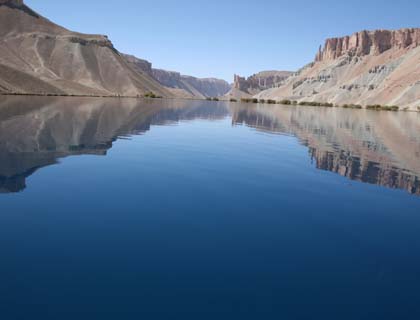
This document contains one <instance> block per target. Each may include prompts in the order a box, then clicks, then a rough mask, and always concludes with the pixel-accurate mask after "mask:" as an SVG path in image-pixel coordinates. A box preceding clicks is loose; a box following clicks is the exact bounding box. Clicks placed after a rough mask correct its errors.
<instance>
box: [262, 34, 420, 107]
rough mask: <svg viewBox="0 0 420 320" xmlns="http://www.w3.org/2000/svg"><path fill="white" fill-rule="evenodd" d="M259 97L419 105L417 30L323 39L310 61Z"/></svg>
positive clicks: (419, 46)
mask: <svg viewBox="0 0 420 320" xmlns="http://www.w3.org/2000/svg"><path fill="white" fill-rule="evenodd" d="M257 97H258V98H263V99H277V100H279V99H285V98H286V99H291V100H297V101H317V102H330V103H336V104H343V103H354V104H361V105H369V104H382V105H399V106H400V107H404V108H408V109H412V110H417V108H418V107H420V29H401V30H392V31H390V30H376V31H361V32H357V33H355V34H353V35H351V36H346V37H342V38H332V39H327V40H326V42H325V46H324V47H323V48H322V47H321V48H320V49H319V52H318V53H317V54H316V58H315V61H314V62H312V63H310V64H309V65H307V66H305V67H304V68H302V69H301V70H299V71H298V72H296V73H295V74H293V75H292V76H291V77H289V78H288V79H287V80H286V81H285V83H284V84H283V85H281V86H280V87H278V88H272V89H269V90H265V91H263V92H261V93H259V94H258V95H257Z"/></svg>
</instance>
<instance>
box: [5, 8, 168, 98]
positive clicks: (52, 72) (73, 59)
mask: <svg viewBox="0 0 420 320" xmlns="http://www.w3.org/2000/svg"><path fill="white" fill-rule="evenodd" d="M150 91H153V92H155V93H156V94H159V95H162V96H167V97H172V96H173V94H172V93H171V92H170V91H169V90H167V89H165V88H164V87H163V86H162V85H160V84H159V83H158V82H157V81H156V80H155V79H154V78H153V77H151V76H150V75H149V74H146V73H139V72H137V71H136V70H135V69H134V68H132V67H131V65H130V64H129V63H128V62H127V61H126V60H125V59H124V57H123V56H122V55H121V53H119V52H118V51H117V49H116V48H114V46H113V44H112V42H111V41H110V40H109V39H108V37H107V36H105V35H95V34H93V35H92V34H82V33H78V32H73V31H70V30H67V29H65V28H63V27H61V26H59V25H56V24H54V23H53V22H51V21H50V20H48V19H45V18H44V17H42V16H41V15H39V14H38V13H36V12H34V11H33V10H31V9H30V8H29V7H27V6H26V5H24V4H23V1H17V0H11V1H4V0H2V1H0V93H2V92H5V93H20V94H21V93H24V94H61V95H96V96H115V95H123V96H137V95H142V94H144V93H146V92H150Z"/></svg>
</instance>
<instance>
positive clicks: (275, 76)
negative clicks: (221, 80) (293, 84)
mask: <svg viewBox="0 0 420 320" xmlns="http://www.w3.org/2000/svg"><path fill="white" fill-rule="evenodd" d="M290 75H292V72H290V71H261V72H259V73H256V74H253V75H252V76H250V77H248V78H245V77H241V76H239V75H236V74H235V75H234V81H233V88H232V90H231V92H230V94H229V95H230V96H231V97H236V98H241V97H242V95H241V94H240V93H242V94H248V95H254V94H257V93H259V92H261V91H263V90H266V89H270V88H276V87H279V86H281V85H282V84H284V82H285V80H286V79H287V78H288V77H289V76H290Z"/></svg>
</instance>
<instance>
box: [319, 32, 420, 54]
mask: <svg viewBox="0 0 420 320" xmlns="http://www.w3.org/2000/svg"><path fill="white" fill-rule="evenodd" d="M419 45H420V28H415V29H414V28H412V29H400V30H392V31H390V30H375V31H361V32H357V33H355V34H353V35H351V36H346V37H342V38H331V39H327V40H326V42H325V46H324V48H323V49H322V48H321V47H320V48H319V52H318V53H317V55H316V58H315V61H316V62H318V61H326V60H334V59H337V58H339V57H341V56H343V55H345V54H350V55H356V56H365V55H379V54H381V53H383V52H385V51H387V50H389V49H392V48H398V49H402V48H407V47H410V46H411V47H416V46H419Z"/></svg>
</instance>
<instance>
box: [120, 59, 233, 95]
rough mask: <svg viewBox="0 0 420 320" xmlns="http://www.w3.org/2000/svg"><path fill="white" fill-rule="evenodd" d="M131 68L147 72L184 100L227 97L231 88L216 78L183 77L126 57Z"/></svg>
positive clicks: (177, 73)
mask: <svg viewBox="0 0 420 320" xmlns="http://www.w3.org/2000/svg"><path fill="white" fill-rule="evenodd" d="M124 57H125V58H126V60H127V61H128V62H129V63H130V64H131V66H132V67H133V68H135V69H137V71H139V72H145V73H147V74H148V75H149V76H151V77H152V78H154V79H155V80H156V81H158V82H159V83H160V84H161V85H163V86H164V87H166V88H167V89H169V90H170V91H172V92H173V93H174V94H175V95H176V96H178V97H183V98H199V99H204V98H207V97H220V96H223V95H225V94H226V93H227V92H228V91H229V90H230V89H231V86H230V84H229V83H228V82H226V81H225V80H221V79H214V78H202V79H200V78H196V77H192V76H186V75H182V74H181V73H179V72H175V71H167V70H162V69H154V68H152V63H150V62H149V61H146V60H143V59H139V58H137V57H135V56H132V55H124Z"/></svg>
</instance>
